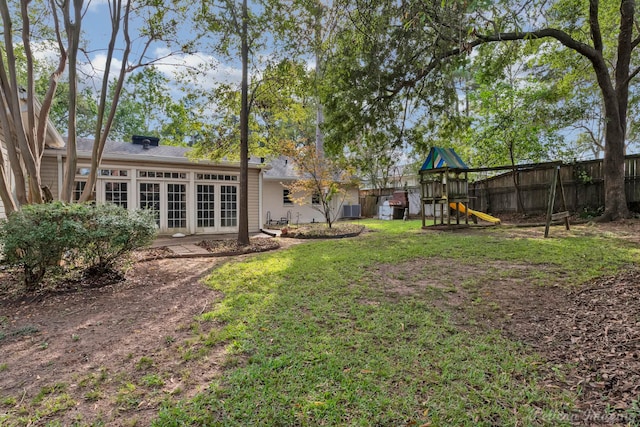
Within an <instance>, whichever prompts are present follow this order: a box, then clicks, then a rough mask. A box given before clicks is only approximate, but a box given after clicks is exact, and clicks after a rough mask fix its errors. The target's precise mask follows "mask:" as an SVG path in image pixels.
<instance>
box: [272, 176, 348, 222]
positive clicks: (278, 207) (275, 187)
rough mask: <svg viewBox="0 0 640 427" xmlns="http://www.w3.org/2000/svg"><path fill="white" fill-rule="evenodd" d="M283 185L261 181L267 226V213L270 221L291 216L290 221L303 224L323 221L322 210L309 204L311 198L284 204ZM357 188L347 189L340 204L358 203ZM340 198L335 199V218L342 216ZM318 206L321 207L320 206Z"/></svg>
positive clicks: (276, 182) (278, 182)
mask: <svg viewBox="0 0 640 427" xmlns="http://www.w3.org/2000/svg"><path fill="white" fill-rule="evenodd" d="M284 188H285V187H284V186H283V185H282V183H281V182H280V181H274V180H265V181H264V182H263V190H262V203H263V218H262V221H263V223H264V225H265V227H266V228H268V227H267V224H266V222H267V215H270V217H271V220H272V221H277V220H280V219H281V218H287V217H290V218H291V223H292V224H296V223H300V224H304V223H309V222H324V221H325V219H324V214H323V213H322V211H320V210H318V209H315V208H314V207H313V206H312V205H311V198H309V200H308V202H307V203H305V204H304V205H298V204H295V203H294V204H291V205H285V204H284V199H283V190H284ZM358 197H359V195H358V189H357V188H356V187H353V188H349V189H347V194H346V197H345V199H344V202H343V203H342V205H356V204H358ZM339 203H340V200H335V203H334V209H335V210H338V212H336V213H337V218H338V219H339V218H342V207H341V206H338V204H339ZM318 208H320V209H321V207H320V206H318Z"/></svg>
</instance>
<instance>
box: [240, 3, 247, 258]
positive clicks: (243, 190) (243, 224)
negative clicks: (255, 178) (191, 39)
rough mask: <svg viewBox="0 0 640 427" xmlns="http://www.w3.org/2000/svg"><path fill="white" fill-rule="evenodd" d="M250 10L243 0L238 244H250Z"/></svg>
mask: <svg viewBox="0 0 640 427" xmlns="http://www.w3.org/2000/svg"><path fill="white" fill-rule="evenodd" d="M248 21H249V10H248V7H247V0H242V34H241V36H240V37H241V39H242V47H241V55H242V83H241V88H240V97H241V100H240V102H241V105H240V207H239V213H240V214H239V218H238V244H239V245H243V246H245V245H248V244H249V197H248V196H249V186H248V179H249V75H248V74H249V40H248V38H249V34H248Z"/></svg>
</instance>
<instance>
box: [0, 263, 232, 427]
mask: <svg viewBox="0 0 640 427" xmlns="http://www.w3.org/2000/svg"><path fill="white" fill-rule="evenodd" d="M217 262H221V261H220V260H219V259H217V258H216V259H212V258H207V259H187V260H182V259H159V260H154V261H148V262H141V263H137V264H135V265H134V266H133V268H132V269H131V270H129V271H128V272H127V273H126V275H125V278H124V280H123V281H120V282H117V283H114V284H110V285H107V286H103V287H101V288H91V289H85V290H83V291H82V292H68V293H50V294H48V295H46V296H38V297H36V298H34V299H32V300H28V299H24V298H22V299H18V300H13V301H12V300H4V301H2V311H1V314H0V317H1V319H0V320H1V324H0V327H1V329H0V330H1V331H2V333H3V335H4V336H5V337H4V339H2V340H0V354H1V356H0V364H2V366H3V368H2V372H1V373H0V390H1V398H2V399H3V400H2V402H0V415H1V414H2V413H3V412H8V413H14V414H15V413H18V412H19V411H20V410H21V408H27V407H31V408H34V407H35V408H37V409H38V410H40V412H41V413H43V414H47V413H50V412H53V408H51V406H52V405H55V404H56V403H55V402H53V400H54V399H55V398H58V402H57V404H58V405H60V404H61V400H60V396H63V395H65V396H68V398H66V403H64V405H65V406H66V407H70V408H71V409H70V410H67V411H64V415H63V417H62V418H60V417H59V416H56V419H57V420H60V421H61V422H62V423H63V425H70V424H71V423H72V422H73V421H75V420H82V421H83V422H91V421H92V420H101V421H102V422H104V423H106V424H107V425H125V424H127V423H129V424H128V425H132V424H130V423H131V422H132V421H134V420H135V421H137V422H139V423H140V424H141V425H147V424H148V422H149V420H150V419H151V418H152V417H154V416H155V414H156V413H157V410H158V406H159V404H160V403H161V402H162V401H163V400H164V399H167V398H173V397H175V398H180V397H186V396H191V395H193V394H195V393H196V392H198V391H200V390H202V389H203V388H205V387H206V386H207V385H208V384H209V383H210V382H211V380H212V378H213V377H215V376H216V375H217V374H218V372H219V366H220V363H222V360H223V358H222V353H221V352H222V350H215V349H214V350H213V351H212V352H211V353H210V354H208V355H207V356H206V357H201V358H198V357H193V358H189V357H187V355H188V354H189V353H188V352H189V351H191V352H193V348H192V347H193V346H192V345H191V344H190V342H189V341H190V340H191V339H192V338H193V337H194V331H193V329H194V328H196V327H197V328H198V329H200V330H202V328H206V327H207V325H205V324H199V325H194V318H195V317H196V316H197V315H198V314H200V313H202V312H203V311H204V310H206V309H209V308H210V307H211V305H212V304H214V303H215V302H216V301H217V300H219V298H221V296H220V295H218V294H217V293H215V292H213V291H212V290H211V289H209V288H207V287H206V286H204V285H203V284H201V283H200V282H199V280H200V278H201V277H202V276H204V275H205V274H206V273H207V272H208V271H209V270H211V269H212V268H213V267H214V266H215V265H216V263H217ZM0 279H2V277H0ZM176 353H178V354H182V355H183V357H176ZM56 384H58V386H56V387H54V386H55V385H56ZM47 387H54V389H55V391H50V392H46V393H45V395H46V398H43V391H47V390H48V389H47ZM48 398H50V399H48ZM38 399H40V400H41V402H36V401H37V400H38ZM34 402H35V403H34ZM48 409H51V410H48ZM30 412H31V411H30ZM61 412H62V411H61ZM31 417H35V415H31ZM27 419H28V418H27ZM34 419H36V418H34ZM44 419H45V420H46V419H47V417H46V416H45V417H44ZM26 424H27V423H25V425H26Z"/></svg>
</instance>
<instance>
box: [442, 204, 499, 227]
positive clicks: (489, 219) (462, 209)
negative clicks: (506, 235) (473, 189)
mask: <svg viewBox="0 0 640 427" xmlns="http://www.w3.org/2000/svg"><path fill="white" fill-rule="evenodd" d="M457 205H458V206H460V212H462V213H466V212H467V211H468V212H469V215H473V216H476V217H478V218H480V219H481V220H484V221H487V222H490V223H493V224H500V218H496V217H495V216H491V215H489V214H486V213H484V212H478V211H474V210H473V209H469V208H467V207H466V206H465V205H463V204H462V203H458V204H457ZM449 206H450V207H451V209H456V203H449Z"/></svg>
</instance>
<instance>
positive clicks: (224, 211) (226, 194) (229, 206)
mask: <svg viewBox="0 0 640 427" xmlns="http://www.w3.org/2000/svg"><path fill="white" fill-rule="evenodd" d="M237 192H238V187H236V186H235V185H221V186H220V226H222V227H236V226H237V225H238V202H237V200H238V196H237Z"/></svg>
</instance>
